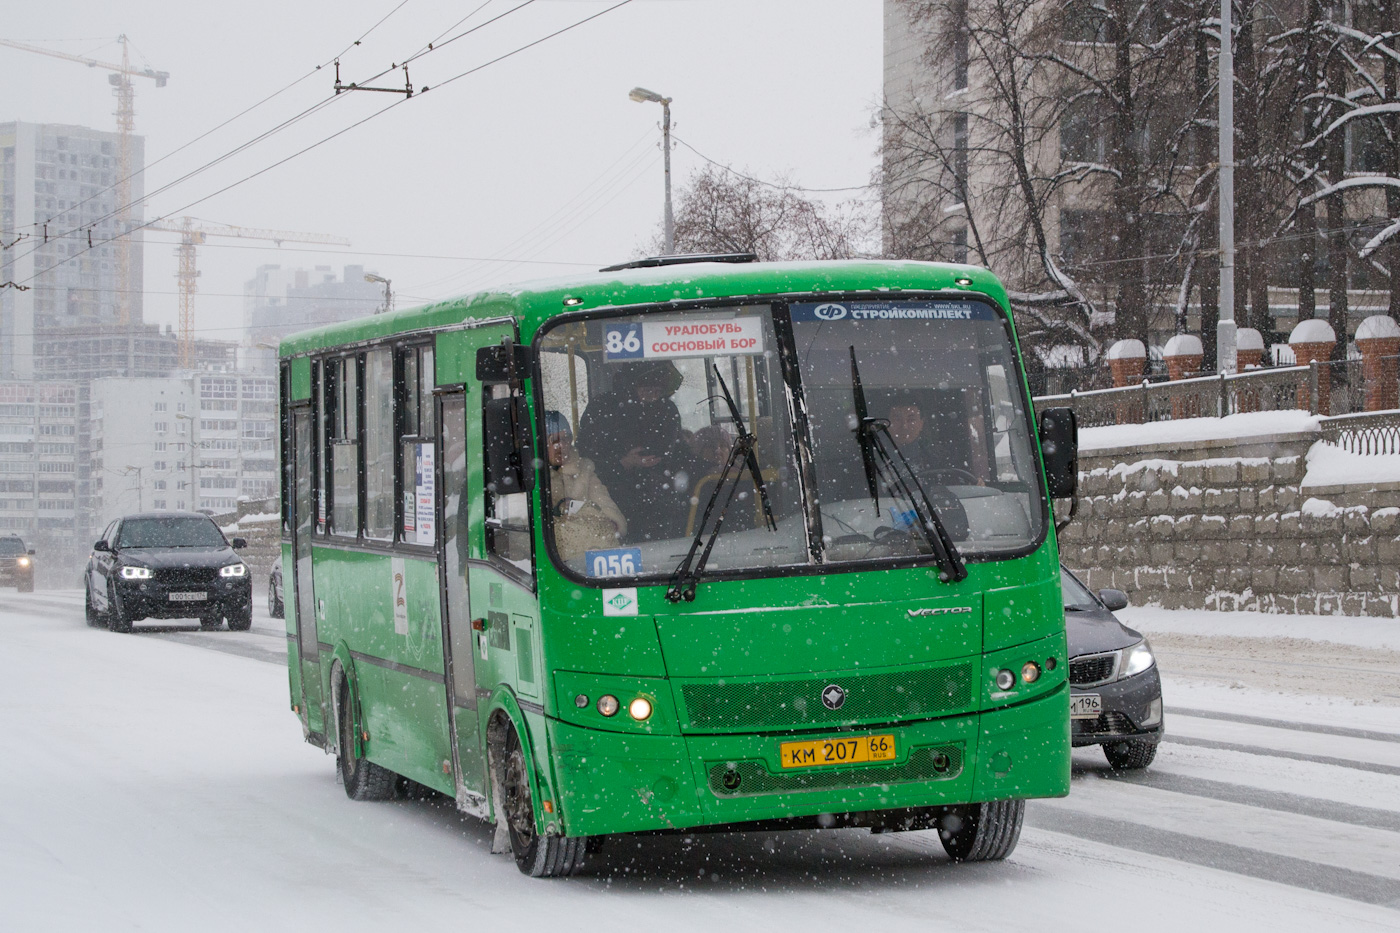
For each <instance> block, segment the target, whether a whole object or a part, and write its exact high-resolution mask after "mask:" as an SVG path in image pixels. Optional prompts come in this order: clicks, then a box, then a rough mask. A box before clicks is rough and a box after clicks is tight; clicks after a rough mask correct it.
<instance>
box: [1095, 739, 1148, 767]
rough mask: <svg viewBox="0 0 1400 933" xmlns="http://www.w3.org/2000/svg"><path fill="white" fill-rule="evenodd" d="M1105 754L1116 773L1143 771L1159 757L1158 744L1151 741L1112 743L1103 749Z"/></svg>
mask: <svg viewBox="0 0 1400 933" xmlns="http://www.w3.org/2000/svg"><path fill="white" fill-rule="evenodd" d="M1103 754H1104V757H1105V758H1107V759H1108V766H1109V767H1110V768H1112V769H1113V770H1114V771H1141V770H1142V769H1143V768H1146V767H1147V766H1148V765H1150V764H1152V759H1154V758H1156V757H1157V743H1156V742H1153V741H1151V740H1149V739H1133V740H1131V741H1128V742H1112V743H1110V744H1108V745H1105V746H1104V747H1103Z"/></svg>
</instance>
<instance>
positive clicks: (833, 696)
mask: <svg viewBox="0 0 1400 933" xmlns="http://www.w3.org/2000/svg"><path fill="white" fill-rule="evenodd" d="M845 702H846V691H845V689H844V688H842V687H838V686H837V685H836V684H828V685H827V686H826V689H825V690H823V691H822V705H823V706H825V707H826V708H827V709H830V710H838V709H840V708H841V706H842V704H844V703H845Z"/></svg>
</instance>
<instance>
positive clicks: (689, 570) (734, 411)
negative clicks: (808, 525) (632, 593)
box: [666, 366, 778, 603]
mask: <svg viewBox="0 0 1400 933" xmlns="http://www.w3.org/2000/svg"><path fill="white" fill-rule="evenodd" d="M714 370H715V378H716V379H718V380H719V388H720V391H721V392H723V393H724V400H725V402H727V403H728V405H729V415H730V417H732V418H733V419H734V423H735V424H736V425H737V426H738V428H739V436H738V437H736V438H734V445H733V446H732V447H730V448H729V459H728V460H726V461H725V463H724V471H723V472H721V473H720V475H719V479H718V480H717V481H716V482H715V488H714V489H713V490H712V491H711V492H710V499H709V501H708V502H706V503H705V513H704V515H703V517H702V518H701V519H700V524H699V525H698V526H697V527H696V529H695V537H694V538H692V539H691V542H690V550H688V551H687V552H686V554H685V558H684V559H683V560H682V561H681V562H680V564H679V565H678V566H677V567H676V571H675V573H673V574H672V575H671V585H670V586H669V587H667V589H666V598H667V599H669V600H670V601H671V602H673V603H678V602H680V601H681V600H685V601H686V602H691V601H693V600H694V599H695V588H696V586H698V585H699V583H700V574H701V573H703V572H704V570H705V564H706V562H707V561H709V559H710V552H711V551H713V550H714V547H715V541H716V540H717V539H718V538H719V529H720V526H721V525H723V524H724V516H725V513H727V512H728V511H729V505H730V503H732V502H733V501H734V494H735V493H736V492H738V491H739V480H740V479H741V478H742V477H743V475H744V466H747V467H748V470H749V475H750V476H751V477H752V478H753V484H754V487H755V488H756V489H757V490H758V497H759V501H760V502H762V504H763V517H764V519H765V520H766V522H767V525H768V530H769V531H777V530H778V523H777V522H776V521H775V520H774V518H773V506H772V504H771V503H770V502H769V501H768V484H767V483H765V482H764V481H763V471H762V470H760V469H759V468H758V455H757V454H755V453H754V445H755V444H757V443H758V438H757V437H755V436H754V435H753V434H752V433H751V432H750V431H749V427H748V425H747V424H745V423H744V416H743V415H741V414H739V406H738V405H736V404H735V403H734V396H732V395H730V394H729V386H727V385H725V384H724V377H723V376H721V375H720V372H719V367H718V366H715V367H714ZM731 471H732V472H733V479H734V481H733V483H732V484H731V483H730V473H731ZM726 486H729V496H728V498H726V499H725V500H724V507H723V508H721V509H720V510H719V514H718V515H716V516H715V523H714V525H713V526H712V527H710V532H709V536H708V540H707V539H706V534H705V529H706V527H707V526H709V525H710V516H711V515H712V514H714V510H715V505H716V503H718V502H719V497H720V493H722V492H724V489H725V487H726ZM702 543H703V544H704V550H703V551H701V544H702ZM697 553H699V560H698V561H697V560H696V554H697Z"/></svg>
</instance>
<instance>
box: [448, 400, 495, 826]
mask: <svg viewBox="0 0 1400 933" xmlns="http://www.w3.org/2000/svg"><path fill="white" fill-rule="evenodd" d="M437 405H438V411H437V423H438V425H439V431H441V437H440V443H439V445H438V450H440V451H441V452H442V455H441V456H440V457H439V458H438V464H439V467H438V482H437V489H438V494H437V509H438V513H437V524H438V527H439V528H441V529H442V534H441V536H440V537H441V541H442V554H441V555H440V556H439V559H438V567H440V568H441V571H440V572H441V574H442V585H441V586H440V587H439V590H440V592H441V593H442V623H443V638H442V643H443V646H444V648H445V654H446V659H445V660H446V671H447V678H446V680H447V706H448V710H449V711H450V712H449V716H448V720H449V723H450V728H451V731H452V736H451V738H452V765H453V772H454V774H455V776H456V778H455V780H456V786H457V805H458V807H460V808H461V809H463V810H466V811H467V812H471V813H477V814H479V815H483V816H484V815H485V813H486V764H485V759H484V756H483V752H482V742H481V734H480V731H481V730H480V727H479V723H478V720H477V711H476V699H477V698H476V665H475V658H474V657H473V655H474V650H473V648H474V645H473V640H472V621H471V608H470V604H469V600H468V598H467V567H468V560H467V558H468V548H469V546H470V545H469V541H470V539H469V537H468V535H467V519H468V513H469V509H470V506H469V500H468V496H467V437H466V428H467V422H466V402H465V398H464V394H463V393H462V392H460V391H457V392H449V393H445V394H440V395H439V396H438V398H437Z"/></svg>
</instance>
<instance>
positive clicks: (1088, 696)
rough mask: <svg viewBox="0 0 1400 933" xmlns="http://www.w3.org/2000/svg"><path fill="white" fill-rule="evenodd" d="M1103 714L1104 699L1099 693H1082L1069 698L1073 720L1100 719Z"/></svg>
mask: <svg viewBox="0 0 1400 933" xmlns="http://www.w3.org/2000/svg"><path fill="white" fill-rule="evenodd" d="M1102 712H1103V699H1102V698H1101V697H1100V696H1099V695H1098V694H1097V693H1080V694H1075V695H1073V696H1071V697H1070V698H1069V717H1070V718H1071V719H1098V718H1099V714H1100V713H1102Z"/></svg>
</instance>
